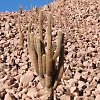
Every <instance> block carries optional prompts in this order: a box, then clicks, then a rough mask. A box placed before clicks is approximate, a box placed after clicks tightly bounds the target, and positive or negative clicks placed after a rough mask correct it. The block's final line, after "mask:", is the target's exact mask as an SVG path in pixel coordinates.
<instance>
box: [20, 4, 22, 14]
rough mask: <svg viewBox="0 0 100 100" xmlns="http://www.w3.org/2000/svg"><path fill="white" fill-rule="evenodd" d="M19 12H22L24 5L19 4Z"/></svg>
mask: <svg viewBox="0 0 100 100" xmlns="http://www.w3.org/2000/svg"><path fill="white" fill-rule="evenodd" d="M19 14H22V6H21V5H20V6H19Z"/></svg>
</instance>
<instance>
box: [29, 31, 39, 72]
mask: <svg viewBox="0 0 100 100" xmlns="http://www.w3.org/2000/svg"><path fill="white" fill-rule="evenodd" d="M30 58H31V62H32V66H33V68H34V70H35V71H36V73H37V74H39V68H38V61H37V59H38V58H37V53H36V51H35V47H34V34H33V33H31V34H30Z"/></svg>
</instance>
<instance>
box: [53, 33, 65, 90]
mask: <svg viewBox="0 0 100 100" xmlns="http://www.w3.org/2000/svg"><path fill="white" fill-rule="evenodd" d="M63 72H64V34H62V41H61V50H60V54H59V64H58V70H57V73H58V74H57V75H56V78H55V83H54V86H53V89H56V87H57V85H58V82H59V81H60V80H61V77H62V75H63Z"/></svg>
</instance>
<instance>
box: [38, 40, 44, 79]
mask: <svg viewBox="0 0 100 100" xmlns="http://www.w3.org/2000/svg"><path fill="white" fill-rule="evenodd" d="M36 45H37V46H36V47H37V54H38V67H39V76H40V77H41V78H43V68H42V47H41V40H40V38H37V40H36Z"/></svg>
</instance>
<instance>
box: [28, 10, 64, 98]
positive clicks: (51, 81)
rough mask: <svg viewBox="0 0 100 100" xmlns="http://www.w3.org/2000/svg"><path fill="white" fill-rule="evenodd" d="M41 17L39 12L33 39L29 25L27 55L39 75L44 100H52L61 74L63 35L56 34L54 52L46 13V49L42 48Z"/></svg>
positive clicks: (41, 14)
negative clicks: (43, 91) (37, 25)
mask: <svg viewBox="0 0 100 100" xmlns="http://www.w3.org/2000/svg"><path fill="white" fill-rule="evenodd" d="M42 16H43V12H42V11H41V12H40V14H39V34H38V35H37V37H36V38H35V39H34V34H33V33H31V32H30V29H31V25H30V24H29V27H28V28H29V29H28V31H29V32H28V33H30V34H29V35H30V36H29V37H30V38H28V39H30V42H28V45H29V46H28V47H29V48H30V49H29V52H30V53H29V54H30V57H31V61H32V65H33V66H34V69H35V70H36V72H37V74H38V75H39V78H40V82H41V84H42V85H43V87H44V88H45V91H46V94H45V99H44V100H53V90H54V89H56V87H57V85H58V82H59V81H60V79H61V77H62V74H63V63H64V34H63V33H62V31H61V30H60V31H59V32H58V40H57V48H56V51H55V52H54V51H53V46H52V34H51V20H52V14H51V13H48V16H47V21H48V23H47V32H46V38H47V47H44V42H43V33H42V21H43V20H42ZM30 23H31V22H30ZM28 41H29V40H28ZM45 48H46V49H45ZM58 57H59V60H58V64H56V61H57V58H58Z"/></svg>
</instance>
